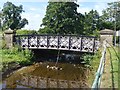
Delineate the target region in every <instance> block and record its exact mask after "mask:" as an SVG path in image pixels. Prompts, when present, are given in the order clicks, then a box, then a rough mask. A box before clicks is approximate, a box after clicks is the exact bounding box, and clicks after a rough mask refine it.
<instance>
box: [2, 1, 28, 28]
mask: <svg viewBox="0 0 120 90" xmlns="http://www.w3.org/2000/svg"><path fill="white" fill-rule="evenodd" d="M22 12H24V10H23V6H22V5H20V6H16V5H14V4H13V3H11V2H6V3H4V6H3V9H2V20H3V29H4V30H5V29H8V28H10V29H12V30H15V29H21V28H23V27H24V26H25V25H26V24H28V20H27V19H25V18H23V19H22V18H21V13H22Z"/></svg>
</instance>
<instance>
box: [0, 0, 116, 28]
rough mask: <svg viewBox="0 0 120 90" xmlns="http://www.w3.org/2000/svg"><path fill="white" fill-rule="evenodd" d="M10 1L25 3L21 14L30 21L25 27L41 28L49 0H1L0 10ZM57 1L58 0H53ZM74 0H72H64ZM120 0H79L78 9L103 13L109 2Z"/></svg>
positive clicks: (17, 3)
mask: <svg viewBox="0 0 120 90" xmlns="http://www.w3.org/2000/svg"><path fill="white" fill-rule="evenodd" d="M7 1H10V2H12V3H13V4H15V5H17V6H19V5H23V10H24V11H25V12H23V13H22V14H21V16H22V18H26V19H27V20H28V22H29V24H28V25H26V26H25V27H24V28H23V29H29V30H39V28H40V24H41V23H42V19H43V18H44V16H45V14H46V7H47V5H48V0H0V10H1V9H2V8H3V5H4V3H5V2H7ZM52 1H57V0H52ZM64 1H72V0H64ZM114 1H118V0H77V4H78V5H79V8H77V11H78V12H79V13H82V14H84V13H85V12H87V13H88V12H89V11H90V10H92V9H93V10H97V11H98V12H99V14H100V15H102V10H103V9H106V8H107V7H108V6H107V3H108V2H114Z"/></svg>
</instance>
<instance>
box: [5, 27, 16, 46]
mask: <svg viewBox="0 0 120 90" xmlns="http://www.w3.org/2000/svg"><path fill="white" fill-rule="evenodd" d="M4 34H5V35H4V38H5V42H6V48H12V47H13V38H14V35H15V31H14V30H10V29H9V30H6V31H5V32H4Z"/></svg>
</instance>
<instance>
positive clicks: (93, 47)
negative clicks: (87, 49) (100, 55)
mask: <svg viewBox="0 0 120 90" xmlns="http://www.w3.org/2000/svg"><path fill="white" fill-rule="evenodd" d="M93 39H94V40H93V53H94V52H95V38H93Z"/></svg>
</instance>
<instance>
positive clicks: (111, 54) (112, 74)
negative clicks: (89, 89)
mask: <svg viewBox="0 0 120 90" xmlns="http://www.w3.org/2000/svg"><path fill="white" fill-rule="evenodd" d="M115 51H116V52H115ZM101 52H102V49H100V50H99V51H98V53H97V54H95V55H94V58H93V60H92V62H91V71H90V75H89V77H88V83H89V84H90V85H91V86H92V84H93V80H94V79H95V74H96V71H97V69H98V66H99V63H100V58H101ZM116 54H118V48H117V47H115V49H113V48H112V47H109V48H107V54H106V66H107V64H109V63H110V64H109V66H108V67H105V68H104V69H105V70H107V71H108V72H107V73H106V72H104V73H103V77H102V78H104V79H105V80H104V81H102V80H101V82H103V84H106V85H104V86H106V87H107V85H108V83H104V82H111V87H114V88H117V87H118V57H117V55H116ZM107 62H109V63H107ZM105 74H107V75H105ZM104 76H107V78H109V80H108V79H107V80H106V77H104ZM107 88H109V87H107Z"/></svg>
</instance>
